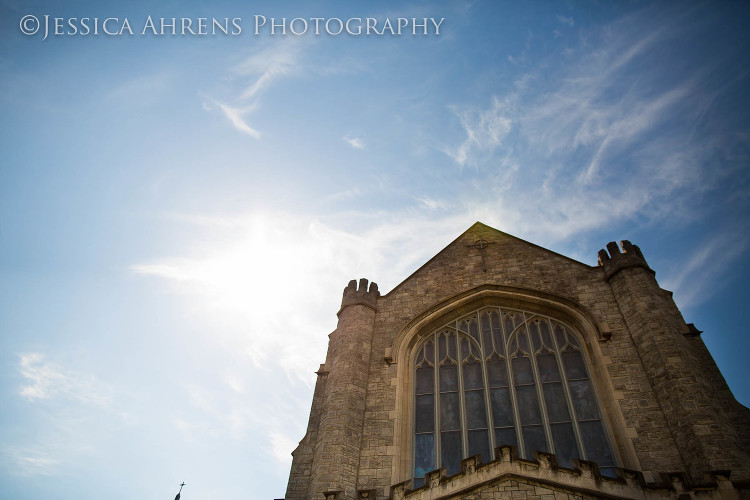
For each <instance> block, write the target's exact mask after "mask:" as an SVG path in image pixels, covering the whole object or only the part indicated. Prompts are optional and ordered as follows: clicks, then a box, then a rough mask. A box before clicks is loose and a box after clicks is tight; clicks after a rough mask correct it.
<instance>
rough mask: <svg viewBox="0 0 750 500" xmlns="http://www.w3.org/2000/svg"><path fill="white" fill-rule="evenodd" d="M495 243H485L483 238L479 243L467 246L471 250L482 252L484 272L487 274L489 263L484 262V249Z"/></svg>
mask: <svg viewBox="0 0 750 500" xmlns="http://www.w3.org/2000/svg"><path fill="white" fill-rule="evenodd" d="M494 244H495V242H494V241H485V240H483V239H482V238H479V239H478V240H477V241H475V242H474V244H473V245H467V246H468V247H469V248H478V249H479V251H480V252H482V272H483V273H486V272H487V263H486V262H485V260H484V249H485V248H487V247H488V246H490V245H494Z"/></svg>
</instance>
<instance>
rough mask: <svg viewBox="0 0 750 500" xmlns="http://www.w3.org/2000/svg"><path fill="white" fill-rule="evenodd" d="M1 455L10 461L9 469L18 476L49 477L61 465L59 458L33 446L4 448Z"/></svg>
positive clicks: (56, 471) (55, 472)
mask: <svg viewBox="0 0 750 500" xmlns="http://www.w3.org/2000/svg"><path fill="white" fill-rule="evenodd" d="M3 455H5V456H6V457H7V459H8V460H10V462H11V463H10V464H9V465H10V466H11V467H10V468H11V470H13V471H14V472H15V473H16V474H18V475H20V476H40V475H41V476H50V475H54V474H57V473H58V471H59V468H60V466H61V465H62V463H61V461H60V459H59V457H58V456H57V455H55V454H53V453H50V451H49V450H47V449H45V448H42V447H34V446H6V447H5V448H4V449H3Z"/></svg>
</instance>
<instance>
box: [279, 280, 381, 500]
mask: <svg viewBox="0 0 750 500" xmlns="http://www.w3.org/2000/svg"><path fill="white" fill-rule="evenodd" d="M379 296H380V293H379V292H378V286H377V284H375V283H372V284H370V286H369V289H368V282H367V280H366V279H361V280H360V281H359V287H357V282H356V281H354V280H352V281H350V282H349V285H348V286H347V287H346V289H345V290H344V296H343V298H342V300H341V309H340V310H339V312H338V318H339V319H338V325H337V326H336V330H334V331H333V333H331V335H330V339H329V343H328V355H327V358H326V363H325V365H324V367H321V370H320V372H319V377H324V378H325V382H324V383H323V384H321V385H323V388H322V402H321V403H320V411H319V422H318V432H317V438H316V440H315V444H314V454H313V459H312V466H311V469H310V479H309V486H308V489H307V494H306V495H305V498H310V499H313V498H315V499H322V498H323V495H325V497H326V498H336V499H354V498H356V495H357V491H356V488H357V484H356V483H357V473H358V470H359V456H360V447H361V444H362V430H363V425H364V413H365V401H366V392H367V378H368V367H369V362H370V351H371V348H372V334H373V328H374V322H375V312H376V310H377V299H378V297H379ZM321 373H322V375H321ZM317 396H318V395H317V393H316V397H317ZM311 420H312V418H311ZM295 459H296V457H295ZM295 465H297V464H295ZM295 465H293V466H292V470H293V471H294V469H295ZM299 465H301V464H299ZM297 492H298V493H299V492H300V490H299V489H297Z"/></svg>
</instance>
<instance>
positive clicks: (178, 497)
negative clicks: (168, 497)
mask: <svg viewBox="0 0 750 500" xmlns="http://www.w3.org/2000/svg"><path fill="white" fill-rule="evenodd" d="M183 486H185V481H183V482H182V484H181V485H180V491H178V492H177V496H176V497H174V500H180V494H181V493H182V487H183Z"/></svg>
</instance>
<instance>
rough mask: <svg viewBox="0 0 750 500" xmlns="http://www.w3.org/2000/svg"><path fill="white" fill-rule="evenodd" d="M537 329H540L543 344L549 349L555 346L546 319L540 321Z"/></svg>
mask: <svg viewBox="0 0 750 500" xmlns="http://www.w3.org/2000/svg"><path fill="white" fill-rule="evenodd" d="M539 329H540V330H541V331H542V342H544V345H546V346H547V347H549V348H550V349H554V348H555V344H554V343H553V342H552V336H551V334H550V332H549V325H548V324H547V322H546V321H542V322H541V323H540V324H539Z"/></svg>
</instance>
